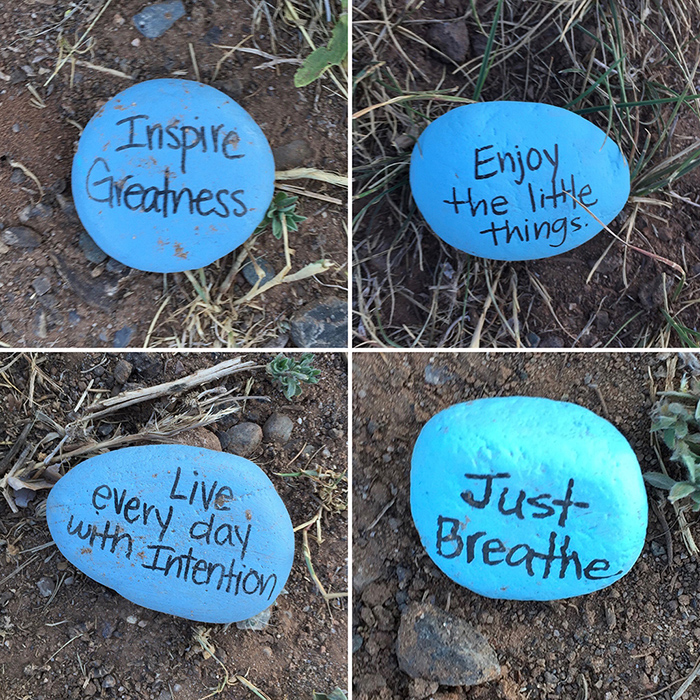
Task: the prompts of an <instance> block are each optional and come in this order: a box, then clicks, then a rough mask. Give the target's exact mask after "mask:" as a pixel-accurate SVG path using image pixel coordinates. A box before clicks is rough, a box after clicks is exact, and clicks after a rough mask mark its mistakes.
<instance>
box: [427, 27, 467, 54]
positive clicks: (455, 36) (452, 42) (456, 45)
mask: <svg viewBox="0 0 700 700" xmlns="http://www.w3.org/2000/svg"><path fill="white" fill-rule="evenodd" d="M428 42H429V43H430V44H432V45H433V46H434V47H435V48H436V49H438V50H439V51H441V52H442V53H443V54H445V55H446V56H448V57H449V58H451V59H452V60H453V61H454V62H455V63H463V62H464V60H465V59H466V57H467V54H468V53H469V32H468V31H467V23H466V22H465V21H464V20H459V21H457V22H438V23H437V24H431V25H430V29H428ZM437 56H438V58H440V59H442V60H443V61H444V60H445V59H444V57H443V56H441V55H440V54H437Z"/></svg>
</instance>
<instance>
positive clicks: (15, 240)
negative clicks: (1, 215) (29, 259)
mask: <svg viewBox="0 0 700 700" xmlns="http://www.w3.org/2000/svg"><path fill="white" fill-rule="evenodd" d="M1 237H2V240H3V243H6V244H7V245H9V246H13V247H14V248H28V249H29V250H34V248H38V247H39V246H40V245H41V236H40V235H39V234H38V233H37V232H36V231H34V230H33V229H31V228H28V227H27V226H10V227H9V228H6V229H5V230H4V231H3V232H2V236H1Z"/></svg>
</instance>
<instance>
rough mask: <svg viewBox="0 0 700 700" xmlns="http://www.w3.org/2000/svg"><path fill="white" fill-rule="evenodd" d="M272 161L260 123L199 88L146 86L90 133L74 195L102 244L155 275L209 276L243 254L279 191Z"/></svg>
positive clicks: (123, 97) (101, 117)
mask: <svg viewBox="0 0 700 700" xmlns="http://www.w3.org/2000/svg"><path fill="white" fill-rule="evenodd" d="M274 170H275V167H274V161H273V158H272V151H271V150H270V146H269V144H268V142H267V139H266V138H265V135H264V134H263V132H262V131H261V130H260V127H259V126H258V125H257V124H256V123H255V122H254V121H253V119H252V118H251V117H250V115H249V114H248V113H247V112H246V111H245V110H243V108H241V107H240V106H239V105H238V104H236V103H235V102H234V101H233V100H232V99H231V98H229V97H227V96H226V95H224V94H223V93H222V92H219V91H218V90H215V89H214V88H212V87H209V86H207V85H203V84H202V83H197V82H193V81H189V80H175V79H171V78H168V79H159V80H149V81H146V82H143V83H139V84H137V85H134V86H132V87H130V88H127V89H126V90H124V91H123V92H120V93H119V94H118V95H116V96H115V97H113V98H112V99H111V100H109V102H107V104H105V105H104V106H103V107H101V108H100V109H99V110H98V112H97V114H95V116H94V117H93V118H92V119H91V120H90V122H89V123H88V125H87V126H86V127H85V130H84V131H83V133H82V135H81V137H80V142H79V144H78V151H77V153H76V155H75V158H74V160H73V173H72V187H73V197H74V200H75V206H76V209H77V212H78V215H79V216H80V220H81V222H82V224H83V226H84V227H85V229H86V230H87V232H88V233H89V234H90V236H91V237H92V239H93V240H94V242H95V244H96V245H97V246H99V248H101V249H102V250H103V251H104V252H105V253H107V254H108V255H110V256H111V257H113V258H115V259H116V260H118V261H119V262H121V263H123V264H124V265H129V266H130V267H134V268H136V269H139V270H146V271H150V272H178V271H182V270H191V269H196V268H199V267H204V266H205V265H208V264H210V263H212V262H214V261H215V260H217V259H218V258H220V257H222V256H223V255H226V254H227V253H229V252H231V251H232V250H234V249H235V248H237V247H238V246H240V245H241V244H242V243H243V242H244V241H245V240H246V239H247V238H248V237H249V236H250V235H251V234H252V233H253V231H254V230H255V227H256V226H257V225H258V224H259V223H260V222H261V221H262V219H263V217H264V215H265V212H266V211H267V208H268V206H269V204H270V202H271V200H272V195H273V190H274Z"/></svg>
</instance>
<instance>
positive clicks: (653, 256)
mask: <svg viewBox="0 0 700 700" xmlns="http://www.w3.org/2000/svg"><path fill="white" fill-rule="evenodd" d="M566 194H568V195H569V197H571V199H573V200H574V202H576V203H577V204H578V205H579V206H580V207H581V208H582V209H585V210H586V212H588V214H590V215H591V216H592V217H593V218H594V219H595V220H596V221H597V222H598V223H599V224H600V225H601V226H602V227H603V228H604V229H605V230H606V231H607V232H608V233H609V234H610V235H611V236H612V237H613V238H616V239H617V240H618V241H620V243H622V245H624V246H626V247H628V248H630V250H634V251H636V252H637V253H641V254H642V255H646V256H647V257H648V258H651V259H652V260H656V261H657V262H662V263H665V264H666V265H668V266H669V267H671V268H673V269H674V270H676V272H678V273H679V274H680V275H681V277H682V278H683V282H684V283H685V278H686V274H685V270H684V269H683V268H682V267H681V266H680V265H679V264H678V263H675V262H673V260H669V259H668V258H664V257H663V256H661V255H657V254H656V253H651V252H649V251H648V250H644V249H643V248H637V246H634V245H632V244H631V243H627V242H626V241H624V240H623V239H622V238H620V236H618V235H617V234H616V233H615V232H614V231H613V230H612V229H611V228H610V227H609V226H607V224H604V223H603V222H602V221H601V220H600V219H599V218H598V217H597V216H596V215H595V214H594V213H593V212H592V211H591V210H590V209H589V208H588V207H587V206H586V205H585V204H581V202H579V200H578V199H576V197H574V195H572V194H571V192H567V193H566Z"/></svg>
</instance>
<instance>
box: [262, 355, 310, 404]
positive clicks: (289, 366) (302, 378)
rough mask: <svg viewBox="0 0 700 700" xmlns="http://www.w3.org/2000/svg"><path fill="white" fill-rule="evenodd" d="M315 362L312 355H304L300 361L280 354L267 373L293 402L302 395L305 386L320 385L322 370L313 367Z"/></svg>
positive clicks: (266, 369)
mask: <svg viewBox="0 0 700 700" xmlns="http://www.w3.org/2000/svg"><path fill="white" fill-rule="evenodd" d="M313 361H314V356H313V355H312V354H311V353H304V354H303V355H302V356H301V359H299V360H295V359H294V358H292V357H285V356H284V355H282V354H280V355H277V357H276V358H275V359H274V360H272V361H271V362H269V363H268V364H267V365H266V367H265V371H266V372H267V373H268V374H269V375H270V376H271V377H272V379H273V380H274V381H275V382H277V383H278V384H279V385H280V387H281V389H282V391H283V393H284V395H285V396H286V397H287V398H288V399H290V400H291V399H293V398H294V397H295V396H299V395H300V394H301V393H302V391H303V389H302V385H303V384H318V381H319V379H320V376H321V370H320V369H315V368H314V367H312V366H311V365H312V364H313Z"/></svg>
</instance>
